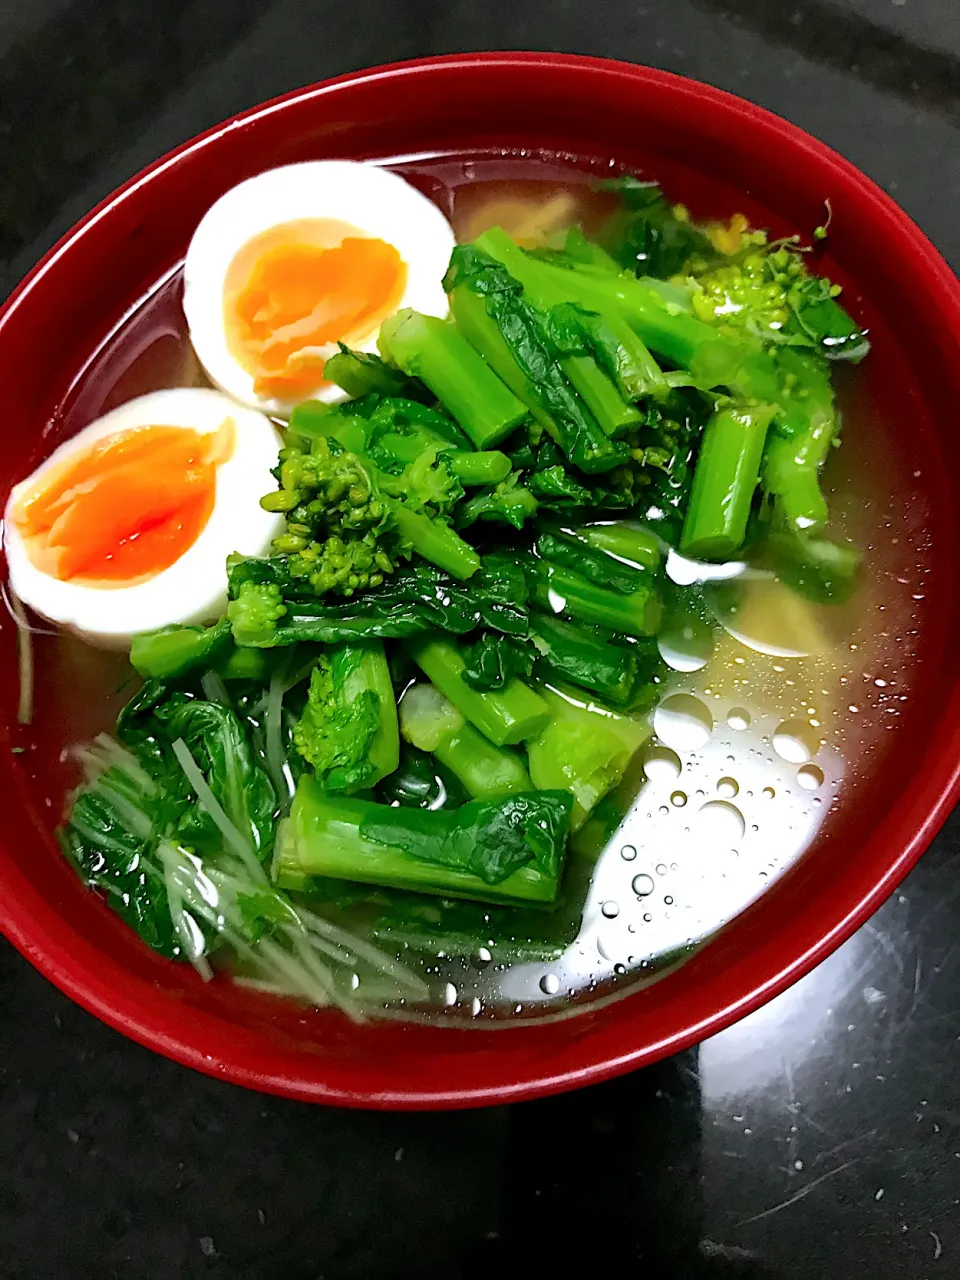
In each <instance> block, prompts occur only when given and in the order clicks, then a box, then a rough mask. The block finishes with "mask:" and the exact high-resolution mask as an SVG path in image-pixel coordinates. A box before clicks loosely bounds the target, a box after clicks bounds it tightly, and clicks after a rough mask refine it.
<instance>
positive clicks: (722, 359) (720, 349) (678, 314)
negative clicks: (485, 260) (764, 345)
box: [476, 227, 778, 400]
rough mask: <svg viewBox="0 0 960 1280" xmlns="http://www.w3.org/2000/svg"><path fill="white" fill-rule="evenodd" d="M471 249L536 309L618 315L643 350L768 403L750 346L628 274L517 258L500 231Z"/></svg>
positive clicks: (762, 364)
mask: <svg viewBox="0 0 960 1280" xmlns="http://www.w3.org/2000/svg"><path fill="white" fill-rule="evenodd" d="M476 246H477V248H478V249H481V250H483V252H484V253H487V254H489V256H490V257H491V258H495V259H496V260H497V261H498V262H499V263H501V264H502V265H503V266H504V267H506V268H507V270H508V271H509V272H510V274H511V275H512V276H513V277H514V279H515V280H517V281H519V283H520V284H522V285H523V288H524V291H525V292H526V293H527V294H528V296H529V298H530V301H531V302H532V303H533V304H534V305H535V306H537V307H540V308H541V309H546V308H550V307H553V306H557V305H559V304H560V303H563V302H576V303H578V304H579V305H580V306H582V307H584V308H585V309H586V310H588V311H595V312H597V313H598V314H600V315H602V316H604V318H610V319H612V317H613V315H614V313H617V312H619V314H620V315H621V317H622V318H623V319H624V320H626V322H627V323H628V324H629V325H630V327H631V328H632V329H634V330H635V331H636V332H637V333H638V334H639V335H640V337H641V338H642V339H643V341H644V343H645V344H646V345H647V346H648V347H649V348H650V349H651V350H652V351H655V352H656V353H657V354H658V355H660V356H663V357H664V358H665V359H667V360H669V361H670V362H671V363H672V364H676V365H680V366H681V367H682V368H684V369H690V370H691V371H692V372H693V373H695V374H696V375H697V376H698V378H700V379H702V380H703V381H704V384H705V385H716V386H724V385H727V386H730V388H731V389H732V390H736V391H739V392H741V393H742V394H744V395H748V396H754V397H756V398H758V399H765V400H770V399H775V398H776V395H777V390H778V382H777V377H776V370H775V368H774V366H773V363H772V361H771V360H770V359H769V358H768V357H767V356H766V355H765V354H764V353H763V352H762V351H761V350H759V347H758V346H757V345H756V344H753V343H749V342H744V341H742V340H740V339H738V338H732V337H729V336H728V335H723V334H720V333H718V331H717V330H716V329H715V328H714V327H713V326H712V325H709V324H707V323H706V322H705V321H703V320H698V319H697V318H696V317H695V316H693V315H690V314H688V313H687V312H685V311H682V310H680V309H679V308H678V307H674V306H671V305H669V303H668V302H667V300H666V299H665V297H664V294H663V291H662V283H661V287H660V288H658V287H657V284H655V283H653V282H648V281H645V280H642V279H638V278H637V277H636V276H631V275H627V274H623V273H621V274H619V275H616V276H614V275H611V273H610V272H608V271H592V270H590V269H584V270H576V269H569V268H565V267H557V266H553V265H552V264H550V263H549V262H544V261H543V260H541V259H537V258H531V257H530V256H529V255H528V254H526V253H524V252H523V250H522V249H520V248H519V247H518V246H517V245H516V244H514V242H513V241H512V240H511V239H510V237H509V236H508V235H506V234H505V232H503V231H502V230H500V228H499V227H495V228H493V229H492V230H490V231H485V232H484V233H483V235H481V236H479V237H478V238H477V240H476Z"/></svg>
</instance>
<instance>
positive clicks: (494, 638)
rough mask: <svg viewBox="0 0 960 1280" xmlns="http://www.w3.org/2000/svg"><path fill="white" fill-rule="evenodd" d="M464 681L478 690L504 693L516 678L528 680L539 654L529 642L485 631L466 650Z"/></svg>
mask: <svg viewBox="0 0 960 1280" xmlns="http://www.w3.org/2000/svg"><path fill="white" fill-rule="evenodd" d="M463 656H464V658H465V660H466V666H465V667H464V669H463V678H464V680H466V682H467V684H469V685H470V686H471V687H472V688H474V689H502V688H504V686H505V685H507V684H508V683H509V682H510V680H512V679H513V677H514V676H520V678H521V679H522V678H523V677H524V676H528V675H529V674H530V672H531V671H532V670H533V664H534V662H535V660H536V657H537V651H536V649H535V648H534V647H533V645H532V644H530V643H529V642H528V641H524V640H521V639H519V638H517V637H515V636H506V635H504V634H503V633H502V632H498V631H484V632H483V633H482V634H481V635H480V636H479V637H478V638H477V639H476V640H474V642H473V643H472V644H470V645H467V646H466V647H465V648H464V650H463Z"/></svg>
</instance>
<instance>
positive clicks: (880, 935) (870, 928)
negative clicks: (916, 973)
mask: <svg viewBox="0 0 960 1280" xmlns="http://www.w3.org/2000/svg"><path fill="white" fill-rule="evenodd" d="M863 932H864V933H865V934H867V936H868V937H870V938H874V939H875V940H876V943H877V946H879V948H880V950H881V951H883V952H884V954H885V955H888V956H889V957H890V959H891V960H892V961H893V963H894V964H895V965H896V966H897V972H898V973H903V957H902V956H901V955H900V952H899V951H898V950H897V948H896V944H895V943H893V942H891V941H890V939H889V937H888V936H887V934H886V931H885V930H883V929H878V928H877V926H876V925H875V924H865V925H864V926H863Z"/></svg>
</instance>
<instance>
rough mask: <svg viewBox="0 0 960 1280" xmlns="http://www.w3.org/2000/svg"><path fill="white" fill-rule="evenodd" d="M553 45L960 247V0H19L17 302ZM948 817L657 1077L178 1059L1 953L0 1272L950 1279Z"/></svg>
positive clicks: (9, 229) (3, 266)
mask: <svg viewBox="0 0 960 1280" xmlns="http://www.w3.org/2000/svg"><path fill="white" fill-rule="evenodd" d="M488 48H530V49H556V50H566V51H571V52H579V53H590V54H598V55H604V56H610V57H616V58H622V59H626V60H628V61H634V62H642V63H647V64H651V65H653V66H658V67H665V68H668V69H669V70H672V71H678V72H681V73H684V74H686V75H690V76H694V77H696V78H698V79H701V80H706V81H709V82H711V83H713V84H716V85H719V86H721V87H722V88H725V89H730V90H732V91H733V92H735V93H738V94H741V95H743V96H745V97H747V98H751V99H753V100H754V101H756V102H759V103H761V104H762V105H764V106H766V107H769V108H772V109H773V110H774V111H777V112H779V113H780V114H782V115H784V116H786V117H788V118H789V119H791V120H793V121H795V122H796V123H798V124H800V125H802V126H803V127H805V128H806V129H809V130H810V131H811V132H812V133H814V134H816V135H817V136H819V137H820V138H823V139H824V140H825V141H826V142H828V143H830V144H831V145H832V146H834V147H836V148H837V149H838V150H839V151H841V152H842V153H843V154H844V155H846V156H848V157H849V158H850V159H851V160H853V161H854V162H855V163H856V164H858V165H860V166H861V167H862V168H863V169H864V170H865V171H866V172H867V173H868V174H870V175H871V176H872V177H873V178H875V179H876V180H877V181H878V182H879V183H880V184H881V185H882V186H883V187H884V188H886V190H887V191H889V192H891V193H892V194H893V196H894V197H895V198H896V199H897V200H898V201H899V202H900V203H901V204H902V205H903V206H904V208H906V210H907V211H908V212H909V213H910V214H911V215H912V216H913V217H914V218H915V219H916V220H917V221H918V222H919V223H920V225H921V226H922V227H923V228H924V229H925V230H926V231H927V233H928V234H929V235H930V236H931V237H932V239H933V240H934V242H935V243H936V244H937V245H938V246H939V248H940V249H941V250H942V252H943V253H944V254H945V255H946V257H947V258H948V259H949V260H950V261H951V262H952V263H953V264H954V265H956V264H957V263H960V223H958V220H957V209H958V206H960V200H958V196H960V190H958V188H960V4H958V3H957V0H644V3H641V4H638V3H634V0H589V2H585V0H513V2H512V3H507V2H506V0H487V3H486V4H479V3H476V2H475V0H470V2H466V0H392V2H391V0H347V2H344V3H333V2H332V0H256V2H255V0H155V2H154V3H149V0H0V138H2V151H0V157H2V159H0V292H3V291H5V290H6V289H7V288H8V287H9V286H10V285H12V284H13V283H14V282H15V280H16V279H17V278H18V277H19V276H20V275H22V274H23V272H24V271H25V270H26V269H27V268H28V267H29V266H30V265H31V264H32V263H33V262H34V261H35V260H36V259H37V257H38V256H39V255H40V254H41V253H42V252H43V250H44V249H46V248H47V247H48V245H49V244H50V243H52V242H53V240H54V239H55V238H56V237H57V236H59V235H60V233H61V232H62V231H63V230H65V229H66V228H67V227H68V226H69V225H70V223H71V222H73V221H74V220H75V219H76V218H77V217H78V216H80V215H81V214H82V213H83V212H85V210H86V209H88V208H89V207H90V206H91V205H92V204H93V203H94V202H95V201H97V200H99V199H100V198H101V196H103V195H104V194H106V193H107V192H108V191H109V190H110V189H111V188H112V187H114V186H115V185H116V184H117V183H118V182H120V181H122V180H123V179H124V178H126V177H128V176H129V175H130V174H131V173H133V172H135V171H136V170H137V169H139V168H140V167H141V166H142V165H143V164H145V163H147V162H148V161H150V160H152V159H153V158H154V157H155V156H157V155H159V154H160V153H161V152H163V151H166V150H167V149H168V148H170V147H171V146H174V145H175V144H176V143H178V142H180V141H181V140H183V139H184V138H186V137H188V136H190V135H191V134H193V133H195V132H197V131H198V130H200V129H202V128H205V127H206V126H208V125H211V124H213V123H215V122H216V121H217V120H219V119H221V118H222V117H224V116H228V115H230V114H231V113H233V112H234V111H237V110H239V109H241V108H243V107H246V106H248V105H250V104H252V103H254V102H256V101H258V100H260V99H263V98H267V97H270V96H272V95H274V94H277V93H280V92H282V91H284V90H287V89H290V88H293V87H295V86H298V85H301V84H304V83H307V82H309V81H312V80H318V79H322V78H324V77H326V76H331V75H335V74H338V73H340V72H343V71H347V70H350V69H353V68H358V67H362V66H364V65H370V64H373V63H378V62H385V61H391V60H395V59H400V58H409V57H415V56H419V55H424V54H431V53H445V52H454V51H459V50H473V49H488ZM958 873H960V817H958V816H957V815H955V816H954V818H953V820H952V821H951V822H950V823H949V824H948V825H947V828H946V829H945V830H944V831H943V832H942V834H941V835H940V836H939V837H938V839H937V840H936V841H935V843H934V845H933V847H932V848H931V850H930V851H929V852H928V853H927V854H926V856H925V857H924V858H923V859H922V861H921V863H920V864H919V866H918V867H917V868H916V869H915V870H914V872H913V873H912V874H911V875H910V876H909V877H908V879H907V880H906V881H905V882H904V884H903V885H902V886H901V888H900V890H899V892H898V893H896V894H895V895H894V896H893V898H892V899H891V900H890V901H889V902H888V903H887V904H886V905H885V906H884V907H883V908H882V909H881V910H880V911H879V912H878V913H877V915H876V916H875V917H874V918H873V920H871V921H870V923H869V924H867V925H865V926H864V927H863V928H862V929H861V930H860V932H859V933H858V934H857V935H856V936H855V937H853V938H852V939H851V940H850V941H849V942H848V943H847V944H846V945H845V946H843V947H842V948H841V949H840V950H839V951H837V952H836V953H835V954H834V955H833V956H832V957H831V958H830V959H829V960H827V961H826V962H825V963H824V964H822V965H821V966H820V968H819V969H817V970H816V971H815V972H814V973H812V974H811V975H810V976H809V977H808V978H807V979H806V980H804V981H803V982H801V983H799V984H798V985H797V986H795V987H794V988H793V989H791V990H790V991H788V992H786V994H784V995H783V996H781V997H780V998H779V999H778V1000H775V1001H774V1002H773V1003H772V1004H770V1005H768V1006H767V1007H766V1008H764V1009H761V1010H760V1011H759V1012H758V1013H756V1014H754V1015H753V1016H752V1017H750V1018H747V1019H746V1020H745V1021H743V1022H741V1023H740V1024H738V1025H737V1026H734V1027H732V1028H731V1029H730V1030H728V1031H726V1032H724V1033H723V1034H721V1035H718V1036H716V1037H715V1038H714V1039H712V1040H709V1041H707V1042H705V1043H704V1044H702V1045H700V1047H699V1048H698V1049H697V1050H693V1051H690V1052H689V1053H686V1054H683V1055H681V1056H679V1057H677V1058H674V1059H672V1060H670V1061H668V1062H664V1063H662V1064H661V1065H659V1066H657V1067H654V1068H650V1069H648V1070H645V1071H642V1072H638V1073H635V1074H634V1075H631V1076H628V1077H625V1078H623V1079H621V1080H618V1081H615V1082H613V1083H611V1084H608V1085H604V1086H599V1087H596V1088H592V1089H587V1090H583V1091H581V1092H579V1093H575V1094H571V1095H567V1096H564V1097H559V1098H555V1099H549V1100H547V1101H543V1102H537V1103H530V1104H524V1105H518V1106H512V1107H503V1108H498V1109H492V1110H486V1111H476V1112H466V1113H454V1114H439V1115H429V1114H425V1115H402V1114H399V1115H390V1114H385V1115H378V1114H370V1113H360V1112H348V1111H336V1110H332V1109H323V1108H313V1107H307V1106H302V1105H299V1104H296V1103H292V1102H286V1101H281V1100H278V1099H274V1098H268V1097H261V1096H259V1095H257V1094H253V1093H248V1092H244V1091H243V1090H240V1089H237V1088H234V1087H232V1086H229V1085H225V1084H222V1083H219V1082H216V1081H213V1080H210V1079H206V1078H203V1077H201V1076H199V1075H196V1074H193V1073H191V1072H189V1071H187V1070H185V1069H183V1068H181V1067H179V1066H176V1065H174V1064H173V1063H170V1062H167V1061H165V1060H163V1059H161V1058H159V1057H156V1056H154V1055H152V1054H151V1053H149V1052H148V1051H146V1050H144V1049H141V1048H139V1047H138V1046H137V1045H134V1044H133V1043H131V1042H129V1041H127V1040H124V1039H123V1038H122V1037H120V1036H119V1035H117V1034H115V1033H114V1032H113V1031H110V1030H108V1029H107V1028H106V1027H104V1026H102V1025H101V1024H99V1023H98V1022H96V1021H95V1020H94V1019H93V1018H91V1017H89V1016H88V1015H87V1014H85V1013H83V1012H82V1011H81V1010H79V1009H78V1008H76V1007H75V1006H73V1005H72V1004H71V1003H70V1002H69V1001H68V1000H67V999H66V998H65V997H63V996H61V995H60V993H59V992H57V991H56V990H54V988H52V987H51V986H50V985H48V984H47V982H46V981H45V980H44V979H42V978H41V977H39V976H38V975H37V974H36V973H35V972H34V971H33V970H32V969H31V968H30V967H29V966H28V965H27V964H26V962H25V961H24V960H22V959H21V958H20V957H19V956H18V955H17V954H16V953H15V952H14V951H13V950H12V948H10V947H9V946H7V945H6V944H5V943H2V942H0V1277H2V1278H3V1280H13V1278H14V1277H16V1280H21V1278H23V1280H35V1278H41V1280H46V1278H47V1277H57V1278H60V1277H66V1278H68V1280H70V1278H72V1277H79V1278H82V1280H86V1278H87V1277H91V1278H92V1277H96V1278H99V1277H123V1278H124V1280H127V1278H130V1280H169V1278H171V1277H193V1276H200V1275H206V1274H207V1273H216V1274H219V1275H222V1276H225V1277H236V1278H237V1280H270V1278H272V1277H283V1278H284V1280H321V1277H322V1278H323V1280H353V1278H355V1277H384V1278H390V1277H407V1276H411V1277H424V1278H430V1277H434V1276H436V1277H441V1276H442V1277H448V1278H449V1280H456V1278H457V1277H465V1278H466V1277H474V1276H476V1277H480V1276H484V1277H487V1276H495V1275H496V1274H497V1273H498V1272H499V1273H501V1274H506V1275H514V1274H517V1275H519V1274H521V1273H524V1274H526V1273H527V1272H528V1271H529V1270H530V1269H531V1266H532V1265H534V1264H532V1263H531V1262H529V1261H528V1260H527V1259H530V1258H535V1259H536V1264H535V1265H536V1267H537V1270H539V1271H542V1272H543V1274H548V1273H549V1272H550V1271H554V1272H558V1271H559V1269H560V1268H563V1270H564V1272H565V1273H569V1272H570V1271H571V1270H572V1269H573V1268H574V1266H575V1265H579V1266H583V1267H591V1268H592V1269H595V1270H596V1271H598V1272H599V1271H601V1270H607V1269H609V1268H611V1267H612V1268H616V1270H615V1271H613V1272H611V1274H616V1275H622V1276H644V1277H646V1276H650V1277H658V1276H663V1277H687V1276H691V1277H699V1276H708V1277H712V1276H718V1277H720V1276H748V1277H777V1278H781V1280H819V1278H820V1277H824V1278H831V1280H832V1278H833V1277H840V1276H843V1277H849V1278H850V1280H858V1278H859V1277H871V1280H872V1278H873V1277H882V1278H883V1280H888V1278H889V1280H900V1278H903V1280H924V1278H925V1277H931V1280H932V1278H934V1277H938V1276H944V1277H949V1276H960V1209H958V1207H960V1073H958V1071H957V1067H958V1057H960V1055H958V1041H960V990H958V981H957V980H958V978H960V878H958Z"/></svg>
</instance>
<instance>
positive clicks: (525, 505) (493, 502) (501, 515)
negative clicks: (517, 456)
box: [457, 471, 539, 529]
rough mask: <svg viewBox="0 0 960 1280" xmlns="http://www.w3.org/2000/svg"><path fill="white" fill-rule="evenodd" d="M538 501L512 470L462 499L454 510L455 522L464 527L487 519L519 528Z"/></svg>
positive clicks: (531, 514)
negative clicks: (490, 485)
mask: <svg viewBox="0 0 960 1280" xmlns="http://www.w3.org/2000/svg"><path fill="white" fill-rule="evenodd" d="M531 479H535V477H531ZM538 505H539V504H538V502H537V499H536V498H535V497H534V495H533V494H532V493H531V492H530V490H529V489H527V488H525V487H524V485H523V484H522V483H521V479H520V476H519V474H518V473H517V472H515V471H514V472H511V473H510V475H509V476H508V477H507V479H506V480H502V481H501V482H500V483H499V484H497V485H495V486H494V487H493V488H492V489H484V490H482V491H481V492H480V493H477V494H474V496H473V497H472V498H469V499H468V500H467V501H466V502H464V503H463V504H462V505H461V507H460V509H459V511H458V513H457V523H458V525H459V527H460V528H461V529H468V528H469V527H470V526H471V525H472V524H475V523H476V522H477V521H478V520H491V521H495V522H496V523H498V524H507V525H510V526H511V527H512V528H514V529H522V528H523V526H524V524H525V523H526V521H527V520H529V519H530V518H531V516H534V515H536V513H537V507H538Z"/></svg>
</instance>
